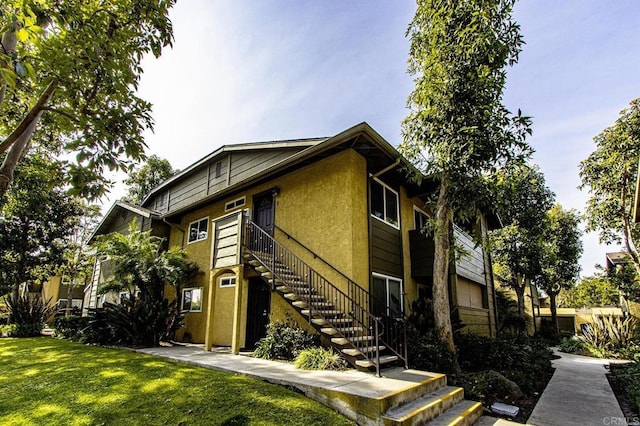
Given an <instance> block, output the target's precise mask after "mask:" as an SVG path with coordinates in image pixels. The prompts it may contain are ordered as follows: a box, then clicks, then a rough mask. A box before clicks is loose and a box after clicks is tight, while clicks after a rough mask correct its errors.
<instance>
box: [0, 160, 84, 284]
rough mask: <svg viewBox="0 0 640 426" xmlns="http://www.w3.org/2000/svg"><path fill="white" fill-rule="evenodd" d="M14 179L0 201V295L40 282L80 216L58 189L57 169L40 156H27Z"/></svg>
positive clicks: (61, 254) (51, 269) (57, 263)
mask: <svg viewBox="0 0 640 426" xmlns="http://www.w3.org/2000/svg"><path fill="white" fill-rule="evenodd" d="M16 174H17V175H19V179H18V180H17V181H16V185H15V186H14V187H13V190H12V191H11V192H10V193H9V194H7V195H6V196H5V197H0V205H3V206H4V209H3V211H2V212H1V213H0V294H4V293H6V292H7V291H9V290H13V292H14V293H17V291H18V286H19V285H21V284H26V285H32V284H34V283H36V282H38V281H40V282H41V281H43V280H45V279H46V278H48V277H49V276H50V274H52V273H53V272H54V271H55V269H56V268H57V267H59V266H60V265H61V264H63V263H64V254H65V250H66V249H67V244H68V240H69V237H70V236H71V235H72V234H73V232H74V229H75V228H76V227H77V226H78V224H79V223H80V221H81V219H82V215H83V213H84V209H83V207H82V205H81V203H80V202H79V201H78V200H77V199H74V198H73V197H71V196H70V195H68V194H67V193H66V191H64V190H63V189H62V187H61V182H62V174H61V171H60V169H58V167H57V165H56V164H54V163H52V162H51V161H50V160H49V159H48V158H47V156H45V155H43V154H42V153H32V154H31V155H29V157H28V158H26V159H25V161H24V162H23V163H22V164H21V165H20V167H19V168H18V170H17V171H16Z"/></svg>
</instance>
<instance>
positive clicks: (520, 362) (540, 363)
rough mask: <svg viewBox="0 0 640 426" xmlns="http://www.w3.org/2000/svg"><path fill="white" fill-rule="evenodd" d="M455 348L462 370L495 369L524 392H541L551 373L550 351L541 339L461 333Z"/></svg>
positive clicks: (551, 353)
mask: <svg viewBox="0 0 640 426" xmlns="http://www.w3.org/2000/svg"><path fill="white" fill-rule="evenodd" d="M456 346H457V348H458V360H459V362H460V367H461V368H462V369H463V370H464V371H470V372H473V371H482V370H495V371H497V372H499V373H501V374H503V375H504V376H505V377H506V378H507V379H509V380H512V381H513V382H515V383H516V384H517V385H518V386H519V387H520V388H521V389H522V391H523V392H525V393H532V392H536V391H541V390H542V388H543V387H544V385H546V383H547V381H548V378H549V377H550V376H551V374H552V372H553V367H552V365H551V359H552V357H553V352H552V351H551V350H550V349H549V347H548V346H547V344H546V342H544V341H541V340H537V339H531V338H528V337H526V336H519V337H500V338H493V337H484V336H477V335H473V334H463V335H460V336H458V337H457V339H456Z"/></svg>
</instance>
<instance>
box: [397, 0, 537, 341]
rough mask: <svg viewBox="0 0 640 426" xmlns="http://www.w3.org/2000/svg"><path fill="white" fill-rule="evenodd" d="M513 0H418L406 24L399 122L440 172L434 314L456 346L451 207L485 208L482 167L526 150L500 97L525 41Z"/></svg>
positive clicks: (407, 150) (416, 153)
mask: <svg viewBox="0 0 640 426" xmlns="http://www.w3.org/2000/svg"><path fill="white" fill-rule="evenodd" d="M514 2H515V0H481V1H477V0H474V1H470V0H463V1H455V2H452V1H445V0H418V2H417V4H418V7H417V11H416V14H415V17H414V18H413V21H412V22H411V24H410V25H409V29H408V31H407V34H408V36H410V37H411V47H410V53H409V73H411V74H412V75H414V76H415V89H414V91H413V92H412V93H411V95H410V96H409V99H408V106H409V107H410V109H411V112H410V113H409V116H408V117H407V118H406V119H405V120H404V122H403V138H404V141H403V143H402V144H401V145H400V150H401V152H402V153H403V154H404V155H405V156H407V157H408V158H409V159H411V160H412V161H413V162H414V163H415V164H416V165H417V166H418V167H419V168H420V169H421V171H422V172H424V173H425V174H427V175H433V176H434V177H437V179H438V181H439V184H440V189H439V194H438V199H437V203H436V205H435V209H434V211H435V214H436V217H435V221H434V222H435V236H434V238H435V255H434V277H433V296H434V316H435V321H436V327H437V328H438V331H439V333H440V337H441V338H442V339H443V340H444V341H445V342H446V343H447V344H448V346H449V347H450V349H452V350H455V348H454V345H453V335H452V328H451V321H450V314H449V297H448V274H449V259H450V249H451V242H450V237H449V236H450V229H451V223H452V216H453V213H454V212H456V213H458V214H461V215H462V216H463V217H466V218H467V219H469V218H471V217H475V216H476V215H477V213H478V207H482V206H484V207H486V205H487V204H489V203H487V199H488V197H487V196H486V191H485V190H484V189H485V182H487V179H486V177H487V174H488V173H491V172H492V171H494V170H495V169H496V168H498V167H500V165H502V164H504V163H505V162H509V161H511V160H515V159H521V158H522V157H523V156H525V155H526V154H528V152H529V147H528V145H527V143H526V141H525V136H526V134H527V133H528V132H529V127H528V125H529V120H528V119H527V118H526V117H523V116H521V115H520V113H519V112H518V114H517V115H515V116H514V115H512V114H511V113H510V112H509V111H508V110H507V109H506V108H505V107H504V106H503V104H502V96H503V90H504V85H505V81H506V71H505V67H506V66H507V65H511V64H513V63H515V62H516V61H517V58H518V54H519V52H520V50H521V46H522V44H523V41H522V37H521V35H520V27H519V26H518V25H517V23H516V22H515V21H514V20H513V17H512V8H513V5H514Z"/></svg>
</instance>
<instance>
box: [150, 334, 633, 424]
mask: <svg viewBox="0 0 640 426" xmlns="http://www.w3.org/2000/svg"><path fill="white" fill-rule="evenodd" d="M137 351H138V352H142V353H146V354H150V355H156V356H160V357H164V358H171V359H174V360H177V361H181V362H186V363H189V364H193V365H198V366H202V367H206V368H212V369H215V370H221V371H227V372H233V373H239V374H244V375H247V376H252V377H256V378H259V379H261V380H265V381H268V382H271V383H276V384H281V385H287V386H294V387H296V388H298V389H301V390H303V391H304V392H305V393H307V392H306V390H307V389H312V388H322V389H329V390H335V391H338V392H344V393H347V394H352V395H357V396H363V397H366V398H374V399H377V398H383V397H385V396H386V395H389V394H393V393H397V392H400V391H402V390H405V389H407V388H411V387H412V386H416V385H417V384H418V383H421V382H424V381H425V380H428V379H430V378H432V377H435V376H438V375H436V374H433V375H431V374H432V373H425V372H422V371H416V370H403V369H401V368H397V369H389V370H385V371H384V372H383V375H384V377H382V378H379V377H375V375H373V374H370V373H365V372H361V371H355V370H348V371H340V372H335V371H304V370H298V369H296V368H295V367H294V366H293V365H292V364H289V363H284V362H274V361H267V360H263V359H258V358H252V357H249V356H242V355H233V354H231V353H230V351H229V350H228V348H220V349H215V348H214V349H213V351H212V352H205V351H204V350H203V348H202V346H198V345H189V346H175V347H170V348H168V347H159V348H147V349H139V350H137ZM556 355H558V356H560V358H559V359H556V360H554V361H553V366H554V367H555V369H556V370H555V373H554V375H553V377H552V378H551V381H550V382H549V385H548V386H547V388H546V389H545V391H544V392H543V394H542V396H541V397H540V400H539V401H538V403H537V405H536V406H535V408H534V410H533V412H532V414H531V416H530V417H529V421H528V422H527V424H529V425H535V426H570V425H580V426H587V425H594V426H595V425H599V426H601V425H604V426H611V425H622V424H626V423H625V419H624V415H623V414H622V410H621V409H620V406H619V405H618V402H617V400H616V398H615V396H614V394H613V391H612V390H611V387H610V386H609V382H608V381H607V378H606V377H605V374H606V372H607V370H606V369H605V365H608V364H609V363H610V362H618V361H609V360H602V359H596V358H590V357H584V356H578V355H571V354H565V353H562V352H556ZM477 424H478V425H483V426H486V425H511V424H514V425H517V424H518V423H511V422H508V421H505V420H499V419H493V418H491V417H483V418H482V419H481V420H480V421H479V422H478V423H477Z"/></svg>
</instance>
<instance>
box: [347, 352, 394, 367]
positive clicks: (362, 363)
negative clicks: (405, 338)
mask: <svg viewBox="0 0 640 426" xmlns="http://www.w3.org/2000/svg"><path fill="white" fill-rule="evenodd" d="M397 360H398V357H397V356H396V355H383V356H381V357H380V365H381V366H382V365H385V364H389V363H390V362H394V361H397ZM356 365H357V366H358V367H362V368H369V367H375V365H376V363H375V362H373V361H370V360H368V359H359V360H356Z"/></svg>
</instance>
